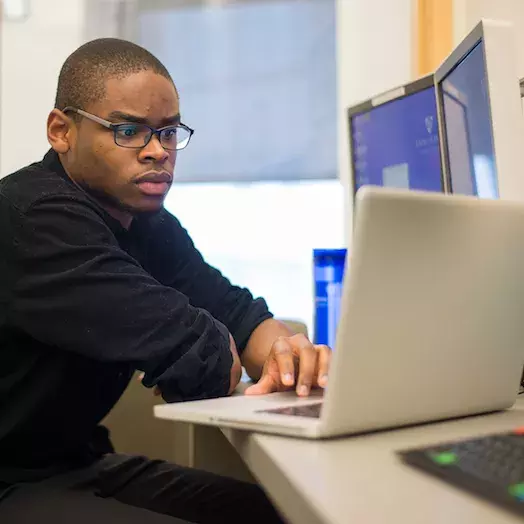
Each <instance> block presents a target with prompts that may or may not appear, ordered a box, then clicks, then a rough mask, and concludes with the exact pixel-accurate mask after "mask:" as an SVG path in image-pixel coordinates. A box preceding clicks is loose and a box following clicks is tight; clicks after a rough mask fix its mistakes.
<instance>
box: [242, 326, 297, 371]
mask: <svg viewBox="0 0 524 524" xmlns="http://www.w3.org/2000/svg"><path fill="white" fill-rule="evenodd" d="M291 335H294V332H293V331H292V330H291V329H289V328H288V327H287V326H286V324H284V323H283V322H280V321H279V320H275V319H274V318H270V319H268V320H264V322H262V323H261V324H260V325H259V326H258V327H257V328H256V329H255V331H253V333H252V334H251V336H250V337H249V340H248V342H247V345H246V348H245V349H244V351H243V353H242V356H241V357H240V360H241V361H242V365H243V366H244V367H245V368H246V371H247V374H248V375H249V376H250V377H251V378H252V379H253V380H258V379H259V378H260V375H261V374H262V369H263V367H264V363H265V362H266V360H267V357H268V355H269V352H270V351H271V347H272V346H273V343H274V342H275V340H276V339H277V338H278V337H289V336H291Z"/></svg>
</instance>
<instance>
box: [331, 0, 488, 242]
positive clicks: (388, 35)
mask: <svg viewBox="0 0 524 524" xmlns="http://www.w3.org/2000/svg"><path fill="white" fill-rule="evenodd" d="M497 1H498V0H497ZM413 4H414V2H412V0H338V1H337V33H338V38H337V75H338V120H339V134H338V143H339V146H338V160H339V173H340V179H341V180H342V182H343V183H344V185H345V187H346V188H347V209H348V211H349V213H348V216H350V215H351V213H350V212H351V210H352V195H351V194H350V189H349V178H350V172H349V150H348V126H347V119H346V108H347V107H348V106H350V105H353V104H355V103H356V102H359V101H360V100H363V99H365V98H369V97H370V96H372V95H374V94H377V93H379V92H381V91H385V90H388V89H390V88H393V87H395V86H397V85H400V84H403V83H405V82H408V81H410V80H411V79H412V45H413V44H414V42H413V41H412V40H413V38H412V35H413V10H412V7H413ZM349 231H351V225H350V224H348V229H347V232H349ZM348 242H349V240H348Z"/></svg>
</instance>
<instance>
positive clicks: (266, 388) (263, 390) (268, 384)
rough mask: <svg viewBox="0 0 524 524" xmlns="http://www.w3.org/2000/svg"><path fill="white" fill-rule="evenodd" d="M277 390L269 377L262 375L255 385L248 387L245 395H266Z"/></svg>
mask: <svg viewBox="0 0 524 524" xmlns="http://www.w3.org/2000/svg"><path fill="white" fill-rule="evenodd" d="M276 390H277V385H276V384H275V381H274V380H273V379H272V378H271V376H270V375H264V376H263V377H262V378H261V379H260V380H259V381H258V382H257V383H256V384H253V385H252V386H249V387H248V388H247V389H246V391H245V394H246V395H267V394H268V393H273V392H274V391H276Z"/></svg>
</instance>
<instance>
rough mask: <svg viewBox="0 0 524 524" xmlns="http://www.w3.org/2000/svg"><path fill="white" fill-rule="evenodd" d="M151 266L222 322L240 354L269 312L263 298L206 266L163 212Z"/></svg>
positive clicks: (185, 235)
mask: <svg viewBox="0 0 524 524" xmlns="http://www.w3.org/2000/svg"><path fill="white" fill-rule="evenodd" d="M150 238H151V239H152V240H151V242H152V244H151V246H152V248H151V249H152V251H153V253H154V257H153V259H154V261H155V262H154V264H156V266H155V267H154V268H152V271H153V272H154V274H155V275H158V276H159V278H161V280H162V281H163V282H164V283H165V284H166V285H168V286H170V287H173V288H175V289H177V290H178V291H180V292H181V293H183V294H184V295H186V296H187V297H188V299H189V301H190V303H191V304H192V305H193V306H195V307H198V308H203V309H205V310H206V311H209V313H210V314H211V315H212V316H213V317H214V318H216V319H217V320H219V321H220V322H221V323H223V324H224V325H225V326H226V327H227V328H228V330H229V331H230V332H231V334H232V335H233V338H234V339H235V343H236V345H237V348H238V350H239V353H240V354H241V353H242V351H243V350H244V348H245V346H246V344H247V341H248V339H249V337H250V335H251V333H252V332H253V331H254V329H255V328H256V327H257V326H258V325H259V324H260V323H261V322H263V321H264V320H266V319H268V318H271V317H272V316H273V315H272V313H271V312H270V311H269V309H268V306H267V304H266V302H265V300H264V299H262V298H254V297H253V295H252V294H251V292H250V291H249V290H248V289H246V288H242V287H239V286H235V285H233V284H231V282H230V281H229V280H228V279H227V278H226V277H224V276H223V275H222V273H220V271H218V270H217V269H215V268H214V267H212V266H211V265H209V264H208V263H207V262H206V261H205V260H204V258H203V257H202V255H201V254H200V252H199V251H198V250H197V249H196V248H195V245H194V244H193V241H192V240H191V238H190V236H189V234H188V233H187V231H186V230H185V229H184V228H183V227H182V225H181V224H180V222H179V221H178V220H177V219H176V218H175V217H174V216H173V215H171V214H169V213H168V212H167V211H164V212H163V213H162V214H161V215H159V218H158V220H157V221H156V227H155V234H154V235H151V236H150Z"/></svg>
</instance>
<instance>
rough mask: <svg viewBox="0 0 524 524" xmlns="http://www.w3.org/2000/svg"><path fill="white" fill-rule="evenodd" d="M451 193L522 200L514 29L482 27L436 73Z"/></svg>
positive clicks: (523, 140) (523, 141)
mask: <svg viewBox="0 0 524 524" xmlns="http://www.w3.org/2000/svg"><path fill="white" fill-rule="evenodd" d="M435 83H436V86H437V100H438V105H439V116H440V118H439V123H440V132H441V140H440V141H441V144H442V156H443V162H442V165H443V171H444V175H445V185H446V189H447V191H449V192H451V193H458V194H463V195H473V196H478V197H480V198H499V197H502V198H511V199H524V183H523V182H522V181H521V179H522V178H523V177H522V176H521V172H522V169H523V167H524V166H523V165H522V162H521V154H520V151H521V150H522V149H523V148H524V133H523V129H524V128H523V127H522V126H523V121H522V109H521V104H520V90H519V78H518V71H517V53H516V41H515V37H514V34H513V29H512V26H511V24H508V23H506V22H498V21H488V20H483V21H481V22H480V23H479V24H478V25H477V26H476V27H475V28H474V29H473V31H472V32H471V33H470V34H469V35H467V36H466V37H465V38H464V40H463V41H462V42H461V43H460V44H459V45H458V46H457V48H456V49H455V50H454V51H453V52H452V54H451V55H450V56H449V58H448V59H447V60H446V61H445V62H444V63H443V64H442V65H441V66H440V67H439V68H438V69H437V71H436V73H435Z"/></svg>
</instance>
